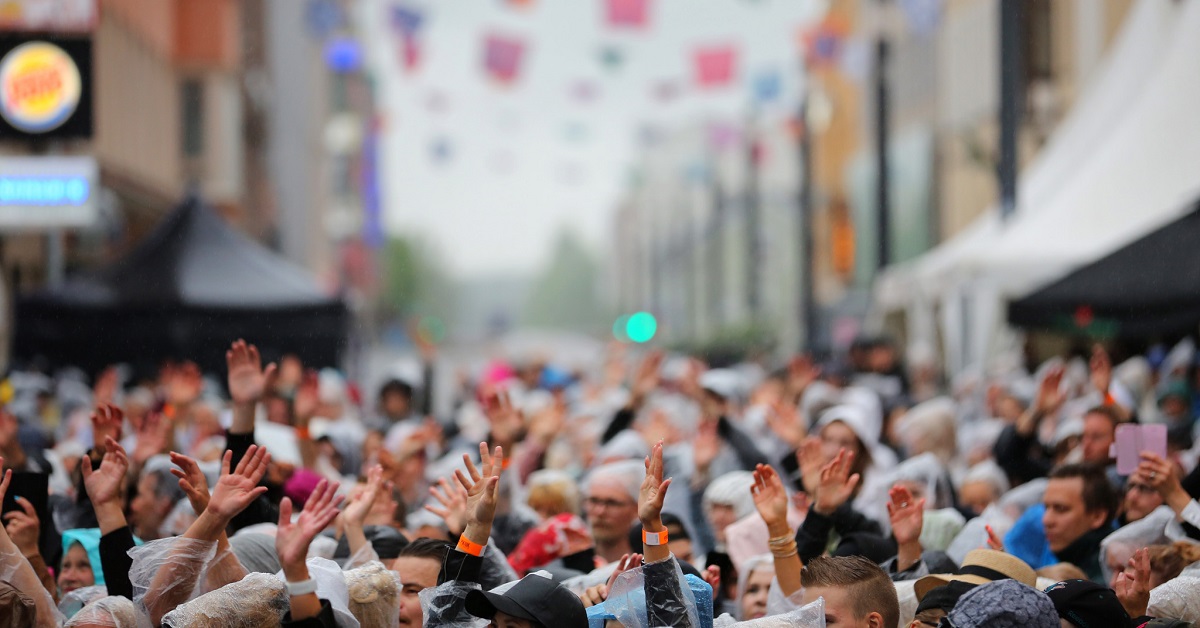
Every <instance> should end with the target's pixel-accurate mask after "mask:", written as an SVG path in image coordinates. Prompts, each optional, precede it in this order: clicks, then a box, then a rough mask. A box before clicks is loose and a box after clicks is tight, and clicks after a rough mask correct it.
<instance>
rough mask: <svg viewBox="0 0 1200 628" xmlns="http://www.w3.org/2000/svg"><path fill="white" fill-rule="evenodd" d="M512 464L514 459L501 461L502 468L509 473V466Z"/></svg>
mask: <svg viewBox="0 0 1200 628" xmlns="http://www.w3.org/2000/svg"><path fill="white" fill-rule="evenodd" d="M510 464H512V458H505V459H503V460H501V461H500V468H501V469H503V470H505V471H507V470H508V465H510Z"/></svg>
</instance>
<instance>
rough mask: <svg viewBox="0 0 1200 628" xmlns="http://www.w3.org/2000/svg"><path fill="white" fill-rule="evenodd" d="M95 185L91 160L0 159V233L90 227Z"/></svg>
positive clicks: (93, 219) (96, 170)
mask: <svg viewBox="0 0 1200 628" xmlns="http://www.w3.org/2000/svg"><path fill="white" fill-rule="evenodd" d="M98 183H99V168H98V167H97V165H96V160H95V159H93V158H91V157H0V230H7V231H12V230H24V229H47V228H64V227H87V226H91V225H93V224H95V222H96V220H97V218H98V212H97V204H96V198H95V197H96V192H97V190H98V188H97V185H98Z"/></svg>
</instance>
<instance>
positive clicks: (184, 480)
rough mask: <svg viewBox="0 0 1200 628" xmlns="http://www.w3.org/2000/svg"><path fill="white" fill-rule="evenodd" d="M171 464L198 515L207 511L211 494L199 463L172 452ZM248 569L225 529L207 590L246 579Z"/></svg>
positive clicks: (207, 579) (207, 572) (208, 572)
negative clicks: (239, 558) (239, 559)
mask: <svg viewBox="0 0 1200 628" xmlns="http://www.w3.org/2000/svg"><path fill="white" fill-rule="evenodd" d="M171 462H172V463H173V464H175V466H177V467H179V468H178V469H171V474H172V475H174V476H175V477H177V478H179V488H180V490H182V491H183V493H184V494H185V495H187V498H188V502H189V503H191V505H192V510H193V511H194V512H195V513H196V515H197V516H199V515H200V513H202V512H204V511H205V510H207V509H208V502H209V499H210V495H209V492H208V479H207V478H205V477H204V472H203V471H201V470H200V464H199V463H197V462H196V461H195V460H193V459H192V458H189V457H187V456H185V455H183V454H181V453H178V452H174V451H173V452H171ZM247 573H248V572H247V571H246V568H245V567H243V566H242V563H241V562H240V561H238V559H237V557H236V556H234V555H233V552H232V551H230V547H229V535H228V534H227V533H226V531H225V529H224V528H222V529H221V534H220V535H219V536H218V537H217V554H216V556H215V557H214V559H213V562H212V563H210V564H209V566H208V569H206V570H205V582H204V589H203V590H204V591H215V590H217V589H219V588H221V587H223V586H225V585H227V584H230V583H232V582H237V581H239V580H241V579H242V578H245V577H246V574H247Z"/></svg>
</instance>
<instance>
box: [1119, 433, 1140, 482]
mask: <svg viewBox="0 0 1200 628" xmlns="http://www.w3.org/2000/svg"><path fill="white" fill-rule="evenodd" d="M1141 427H1142V426H1141V425H1132V424H1129V423H1125V424H1122V425H1118V426H1117V443H1116V445H1117V473H1120V474H1121V475H1132V474H1133V472H1134V471H1137V466H1138V462H1139V460H1140V458H1139V457H1138V453H1139V452H1140V451H1141V443H1139V442H1138V441H1140V440H1141V438H1140V437H1141V429H1140V428H1141Z"/></svg>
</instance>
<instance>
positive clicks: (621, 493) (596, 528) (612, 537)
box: [583, 460, 646, 563]
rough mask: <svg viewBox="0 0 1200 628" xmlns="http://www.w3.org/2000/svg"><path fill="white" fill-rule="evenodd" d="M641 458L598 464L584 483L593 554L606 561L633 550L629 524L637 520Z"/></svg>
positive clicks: (584, 504) (643, 472)
mask: <svg viewBox="0 0 1200 628" xmlns="http://www.w3.org/2000/svg"><path fill="white" fill-rule="evenodd" d="M645 473H646V470H645V465H644V464H643V463H642V461H640V460H628V461H623V462H614V463H611V464H606V465H603V466H600V467H597V468H596V469H595V470H593V471H592V472H591V473H590V474H589V475H588V477H587V480H586V483H585V484H584V487H583V494H584V500H583V510H584V514H585V515H586V517H587V521H588V525H589V526H590V527H591V530H592V539H593V540H594V541H595V542H596V555H597V556H599V557H600V558H601V559H603V560H604V561H605V562H609V563H612V562H616V561H619V560H621V556H622V555H624V554H630V553H633V551H634V550H633V548H632V547H630V545H629V527H630V526H631V525H633V522H634V521H637V506H638V502H637V498H638V491H639V490H640V489H641V484H642V479H643V477H645Z"/></svg>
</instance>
